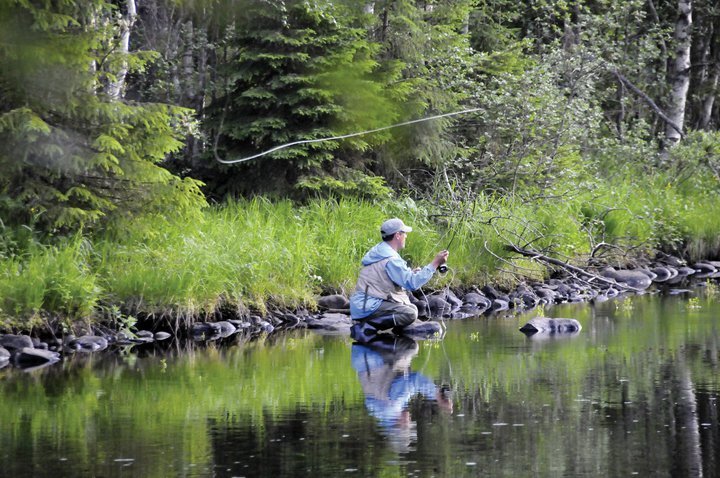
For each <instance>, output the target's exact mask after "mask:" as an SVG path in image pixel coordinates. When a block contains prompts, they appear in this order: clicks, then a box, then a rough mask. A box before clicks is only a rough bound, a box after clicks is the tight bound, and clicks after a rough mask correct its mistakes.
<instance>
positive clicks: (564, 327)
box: [520, 317, 582, 335]
mask: <svg viewBox="0 0 720 478" xmlns="http://www.w3.org/2000/svg"><path fill="white" fill-rule="evenodd" d="M581 329H582V327H581V326H580V322H578V321H577V320H575V319H562V318H550V317H535V318H533V319H530V320H529V321H528V322H527V323H526V324H525V325H523V326H522V327H520V332H522V333H524V334H525V335H533V334H538V333H543V334H563V333H577V332H580V330H581Z"/></svg>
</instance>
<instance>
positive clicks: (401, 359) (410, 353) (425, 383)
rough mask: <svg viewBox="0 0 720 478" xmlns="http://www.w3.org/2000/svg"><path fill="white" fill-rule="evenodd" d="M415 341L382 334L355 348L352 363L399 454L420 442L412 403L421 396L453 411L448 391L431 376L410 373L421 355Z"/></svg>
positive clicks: (369, 403)
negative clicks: (418, 354)
mask: <svg viewBox="0 0 720 478" xmlns="http://www.w3.org/2000/svg"><path fill="white" fill-rule="evenodd" d="M418 350H419V347H418V344H417V342H415V341H414V340H412V339H410V338H407V337H402V336H396V335H394V334H378V335H377V336H376V337H375V338H373V339H372V340H371V341H370V342H367V343H364V344H359V343H354V344H353V346H352V364H353V368H354V369H355V371H356V372H357V374H358V379H359V380H360V384H361V386H362V389H363V392H364V393H365V406H366V407H367V410H368V412H370V415H372V416H373V417H375V418H376V419H377V421H378V423H379V425H380V426H381V427H382V429H383V432H384V433H385V434H386V435H387V437H388V438H389V439H390V443H391V444H392V445H393V448H395V449H396V451H400V452H402V451H408V450H409V449H410V444H411V443H412V442H414V441H416V439H417V429H416V425H415V423H414V422H413V421H412V420H411V418H410V412H409V410H408V404H409V402H410V400H411V399H412V398H414V397H416V396H418V395H420V396H421V397H423V398H424V399H426V400H432V401H434V402H436V403H437V404H438V406H439V407H440V408H441V409H442V410H445V411H448V412H451V411H452V400H450V398H449V397H448V393H447V392H448V391H447V390H446V389H445V388H442V387H438V386H437V385H435V383H433V381H432V380H430V379H429V378H428V377H426V376H424V375H422V374H420V373H418V372H411V371H410V362H411V361H412V359H413V357H415V356H416V355H417V353H418Z"/></svg>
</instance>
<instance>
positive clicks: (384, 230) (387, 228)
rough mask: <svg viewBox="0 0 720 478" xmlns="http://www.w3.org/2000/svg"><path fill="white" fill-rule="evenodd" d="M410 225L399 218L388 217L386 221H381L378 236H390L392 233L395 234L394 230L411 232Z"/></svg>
mask: <svg viewBox="0 0 720 478" xmlns="http://www.w3.org/2000/svg"><path fill="white" fill-rule="evenodd" d="M411 231H412V227H410V226H406V225H405V223H404V222H402V221H401V220H400V219H398V218H396V217H394V218H392V219H388V220H387V221H385V222H383V223H382V226H380V236H382V237H385V236H390V235H392V234H395V233H396V232H411Z"/></svg>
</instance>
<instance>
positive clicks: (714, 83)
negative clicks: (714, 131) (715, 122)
mask: <svg viewBox="0 0 720 478" xmlns="http://www.w3.org/2000/svg"><path fill="white" fill-rule="evenodd" d="M719 82H720V63H718V62H716V63H715V66H714V67H713V73H712V75H711V78H710V80H709V81H708V86H709V91H708V93H707V96H705V100H704V101H703V105H702V111H701V115H700V125H699V126H700V129H704V130H706V131H707V130H709V129H710V121H711V120H712V112H713V107H714V106H715V96H716V95H717V94H718V83H719Z"/></svg>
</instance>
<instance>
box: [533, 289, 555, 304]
mask: <svg viewBox="0 0 720 478" xmlns="http://www.w3.org/2000/svg"><path fill="white" fill-rule="evenodd" d="M535 295H536V296H537V297H538V303H539V304H553V303H555V291H554V290H552V289H550V288H549V287H544V286H539V287H536V288H535Z"/></svg>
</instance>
